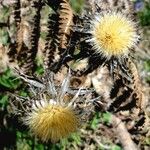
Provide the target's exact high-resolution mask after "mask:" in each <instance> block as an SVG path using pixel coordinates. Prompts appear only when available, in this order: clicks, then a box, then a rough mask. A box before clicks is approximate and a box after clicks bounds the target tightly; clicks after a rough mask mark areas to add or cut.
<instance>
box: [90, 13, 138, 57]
mask: <svg viewBox="0 0 150 150" xmlns="http://www.w3.org/2000/svg"><path fill="white" fill-rule="evenodd" d="M92 21H93V22H91V26H92V29H91V34H92V38H91V39H89V40H88V41H90V42H91V44H92V45H93V47H94V49H95V50H96V52H97V53H100V54H102V55H104V56H105V57H106V58H110V57H111V56H115V57H120V56H123V55H127V54H128V53H129V49H130V48H132V47H133V46H134V45H135V43H136V42H137V41H138V35H137V33H136V25H135V23H134V22H133V21H132V20H131V19H129V18H127V17H126V16H125V15H123V14H122V13H119V12H106V13H103V14H99V15H97V16H96V19H95V20H92Z"/></svg>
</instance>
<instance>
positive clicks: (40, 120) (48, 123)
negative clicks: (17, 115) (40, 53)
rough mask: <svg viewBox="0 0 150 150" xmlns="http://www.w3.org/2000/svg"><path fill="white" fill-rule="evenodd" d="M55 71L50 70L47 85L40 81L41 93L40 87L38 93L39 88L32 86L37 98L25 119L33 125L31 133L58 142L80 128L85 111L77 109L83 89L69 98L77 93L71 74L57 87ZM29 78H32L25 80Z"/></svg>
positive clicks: (42, 139)
mask: <svg viewBox="0 0 150 150" xmlns="http://www.w3.org/2000/svg"><path fill="white" fill-rule="evenodd" d="M52 74H53V73H50V75H49V77H48V78H47V77H46V80H47V81H45V82H46V84H45V86H43V88H42V86H41V85H40V84H39V85H40V88H41V92H39V89H38V92H37V91H36V89H32V90H34V92H33V93H34V94H35V96H36V98H35V99H34V98H33V99H30V102H29V103H30V105H29V107H28V109H27V111H26V113H25V117H23V120H22V121H23V123H24V124H25V125H27V126H28V127H29V129H30V131H31V133H32V134H33V135H35V136H36V137H38V138H39V139H40V140H41V141H43V142H48V141H51V142H53V143H55V142H57V141H59V140H60V139H62V138H66V137H68V136H69V135H70V134H71V133H73V132H76V131H78V129H79V127H80V126H81V123H82V115H83V114H84V113H81V111H80V110H78V109H76V105H77V103H76V101H80V98H79V95H80V92H81V89H79V90H77V92H76V94H74V96H72V98H71V99H70V97H68V99H67V98H66V93H67V92H73V93H74V91H71V90H70V88H69V82H70V73H69V74H68V75H67V77H66V78H65V79H64V80H63V82H62V85H61V86H60V87H58V86H55V84H54V81H53V79H54V78H53V75H52ZM21 78H22V79H23V78H24V77H21ZM25 81H26V82H27V81H28V80H27V79H25ZM36 82H38V81H36ZM30 83H35V82H33V81H32V82H30ZM37 85H38V84H37V83H36V86H37ZM43 91H44V92H43Z"/></svg>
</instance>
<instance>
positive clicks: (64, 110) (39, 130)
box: [26, 103, 79, 142]
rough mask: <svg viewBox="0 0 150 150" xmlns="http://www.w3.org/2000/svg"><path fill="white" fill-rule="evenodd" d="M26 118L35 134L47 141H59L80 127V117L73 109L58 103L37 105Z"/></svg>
mask: <svg viewBox="0 0 150 150" xmlns="http://www.w3.org/2000/svg"><path fill="white" fill-rule="evenodd" d="M26 120H27V125H29V127H30V129H31V131H32V132H33V134H35V135H36V136H37V137H39V138H40V139H41V140H42V141H45V142H47V141H49V140H51V141H52V142H57V141H58V140H59V139H61V138H64V137H67V136H68V135H69V134H70V133H72V132H75V131H76V130H77V129H78V127H79V117H78V116H77V115H76V114H75V112H74V111H73V109H72V108H70V107H64V106H61V105H58V104H55V105H54V104H53V105H52V104H49V103H47V104H44V106H41V107H37V108H36V109H34V111H32V112H31V113H30V114H29V116H28V117H27V119H26Z"/></svg>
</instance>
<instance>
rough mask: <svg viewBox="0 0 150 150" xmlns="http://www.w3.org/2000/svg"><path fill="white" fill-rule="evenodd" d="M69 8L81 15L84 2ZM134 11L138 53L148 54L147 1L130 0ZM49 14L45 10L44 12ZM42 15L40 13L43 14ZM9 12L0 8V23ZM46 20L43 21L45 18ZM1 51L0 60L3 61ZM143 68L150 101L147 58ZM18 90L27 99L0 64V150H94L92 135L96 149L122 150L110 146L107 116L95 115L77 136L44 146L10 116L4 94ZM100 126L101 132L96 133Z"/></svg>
mask: <svg viewBox="0 0 150 150" xmlns="http://www.w3.org/2000/svg"><path fill="white" fill-rule="evenodd" d="M70 1H71V4H72V7H73V8H74V10H75V11H76V12H77V13H80V11H81V9H82V7H83V3H84V0H70ZM133 3H134V4H135V9H136V11H137V13H138V17H139V20H140V25H141V28H142V30H143V33H144V34H143V37H142V42H141V44H140V49H143V50H144V51H146V52H148V53H150V1H149V0H145V1H144V0H133ZM47 11H48V10H47V9H46V10H45V12H47ZM45 12H43V13H45ZM11 13H12V12H11V9H10V8H9V7H7V6H5V7H2V6H0V22H6V21H7V19H8V17H9V16H10V14H11ZM45 19H46V18H45ZM44 36H45V33H44V32H42V33H41V37H43V38H44ZM0 44H3V45H6V46H7V45H8V44H9V36H8V33H7V31H6V30H5V29H4V28H1V27H0ZM2 51H3V50H2V48H1V49H0V53H1V54H0V59H2V58H3V57H4V55H3V53H2ZM142 61H143V63H142V64H143V66H142V67H140V68H142V69H140V71H141V72H140V74H141V77H142V80H143V83H144V84H145V85H146V87H147V88H148V91H149V92H147V93H148V94H149V95H147V96H148V97H150V87H149V86H150V58H147V57H145V56H144V57H143V60H142ZM42 72H43V68H42V63H41V61H40V59H38V60H37V69H36V73H37V74H42ZM16 90H18V92H19V94H20V96H26V95H27V94H28V93H27V91H26V87H25V86H22V82H21V80H20V79H16V77H15V76H14V75H12V72H11V70H10V69H9V68H5V66H4V64H2V63H1V64H0V149H6V150H7V149H8V150H11V149H16V150H46V149H51V150H57V149H62V150H63V149H64V150H65V149H79V147H80V149H96V148H95V145H94V144H91V142H88V139H91V138H94V136H95V137H96V136H98V135H96V134H94V133H99V136H101V137H98V139H99V138H100V139H101V143H99V142H97V143H96V145H97V146H98V147H99V150H105V149H110V150H121V146H120V145H119V144H118V143H117V140H116V141H115V142H112V141H111V140H110V139H109V138H108V135H110V137H111V136H112V137H113V136H114V135H113V133H110V132H108V129H107V125H108V126H109V119H110V114H109V113H105V114H101V113H96V114H95V116H94V117H93V119H92V120H90V121H89V122H88V123H87V124H86V125H84V127H83V128H82V129H81V131H79V132H78V133H75V134H73V135H71V136H70V137H69V138H68V139H63V140H61V141H60V142H59V143H57V144H52V143H49V144H46V143H45V144H43V143H41V142H40V141H38V139H36V138H33V136H32V135H31V134H30V133H29V132H28V130H27V128H26V127H25V126H23V125H22V123H21V122H19V121H18V118H17V117H15V116H14V115H13V114H12V113H11V111H12V110H11V107H10V105H9V99H10V97H9V95H8V94H7V91H9V92H13V91H16ZM100 125H101V129H103V132H102V131H99V130H100V128H99V126H100ZM144 141H145V143H144V144H145V147H146V148H148V149H150V139H149V138H146V139H145V140H144ZM102 143H103V144H102Z"/></svg>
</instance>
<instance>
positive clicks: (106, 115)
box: [101, 112, 111, 124]
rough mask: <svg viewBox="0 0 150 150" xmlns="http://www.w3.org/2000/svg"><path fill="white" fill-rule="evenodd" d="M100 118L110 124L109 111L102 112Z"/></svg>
mask: <svg viewBox="0 0 150 150" xmlns="http://www.w3.org/2000/svg"><path fill="white" fill-rule="evenodd" d="M101 120H102V122H104V123H106V124H110V123H111V113H109V112H106V113H103V114H102V118H101Z"/></svg>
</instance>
